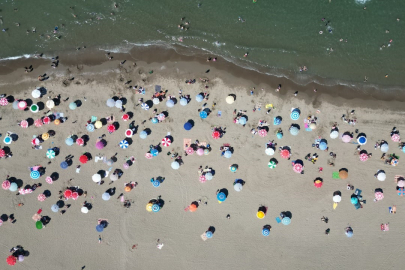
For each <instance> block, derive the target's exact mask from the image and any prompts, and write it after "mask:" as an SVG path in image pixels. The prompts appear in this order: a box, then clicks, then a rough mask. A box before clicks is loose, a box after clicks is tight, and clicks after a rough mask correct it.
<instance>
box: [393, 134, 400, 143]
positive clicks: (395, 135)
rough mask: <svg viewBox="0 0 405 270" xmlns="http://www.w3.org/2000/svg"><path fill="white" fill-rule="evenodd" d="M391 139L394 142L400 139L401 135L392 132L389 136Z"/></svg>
mask: <svg viewBox="0 0 405 270" xmlns="http://www.w3.org/2000/svg"><path fill="white" fill-rule="evenodd" d="M391 140H392V141H394V142H399V141H400V140H401V137H400V136H399V134H393V135H392V136H391Z"/></svg>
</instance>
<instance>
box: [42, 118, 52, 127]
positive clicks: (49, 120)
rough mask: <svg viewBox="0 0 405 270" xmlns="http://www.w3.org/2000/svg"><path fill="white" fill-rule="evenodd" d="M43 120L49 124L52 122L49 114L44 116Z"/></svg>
mask: <svg viewBox="0 0 405 270" xmlns="http://www.w3.org/2000/svg"><path fill="white" fill-rule="evenodd" d="M42 122H44V124H45V125H47V124H49V123H50V122H51V118H49V117H48V116H47V117H44V119H42Z"/></svg>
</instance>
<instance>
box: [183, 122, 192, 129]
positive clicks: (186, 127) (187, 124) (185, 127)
mask: <svg viewBox="0 0 405 270" xmlns="http://www.w3.org/2000/svg"><path fill="white" fill-rule="evenodd" d="M192 128H193V125H192V124H191V123H190V122H186V123H185V124H184V129H185V130H190V129H192Z"/></svg>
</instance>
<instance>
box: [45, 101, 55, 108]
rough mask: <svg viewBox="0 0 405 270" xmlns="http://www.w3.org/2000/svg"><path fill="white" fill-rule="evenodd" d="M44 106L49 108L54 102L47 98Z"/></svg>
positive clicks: (53, 105)
mask: <svg viewBox="0 0 405 270" xmlns="http://www.w3.org/2000/svg"><path fill="white" fill-rule="evenodd" d="M46 107H47V108H48V109H50V110H51V109H52V108H53V107H55V102H54V101H53V100H52V99H48V100H47V101H46Z"/></svg>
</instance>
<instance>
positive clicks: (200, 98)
mask: <svg viewBox="0 0 405 270" xmlns="http://www.w3.org/2000/svg"><path fill="white" fill-rule="evenodd" d="M195 100H196V101H197V102H201V101H203V100H204V97H203V96H202V95H201V94H198V95H197V96H196V97H195Z"/></svg>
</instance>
